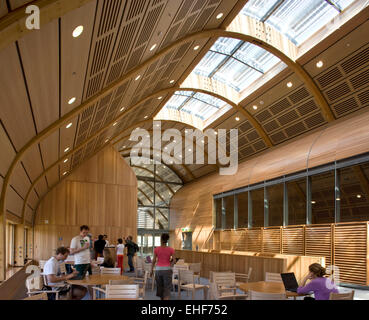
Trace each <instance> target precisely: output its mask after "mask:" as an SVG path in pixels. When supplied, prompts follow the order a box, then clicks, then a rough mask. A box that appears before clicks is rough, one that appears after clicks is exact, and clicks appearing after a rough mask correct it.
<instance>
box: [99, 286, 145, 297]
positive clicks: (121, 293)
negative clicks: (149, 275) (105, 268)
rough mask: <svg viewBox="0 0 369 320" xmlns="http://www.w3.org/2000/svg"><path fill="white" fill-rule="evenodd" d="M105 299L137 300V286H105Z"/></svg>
mask: <svg viewBox="0 0 369 320" xmlns="http://www.w3.org/2000/svg"><path fill="white" fill-rule="evenodd" d="M105 297H106V298H107V299H138V297H139V286H138V284H123V285H110V284H108V285H106V296H105Z"/></svg>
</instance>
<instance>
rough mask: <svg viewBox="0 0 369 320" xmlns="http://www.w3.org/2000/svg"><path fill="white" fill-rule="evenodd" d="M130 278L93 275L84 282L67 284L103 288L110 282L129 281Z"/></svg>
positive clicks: (69, 281) (115, 275) (72, 281)
mask: <svg viewBox="0 0 369 320" xmlns="http://www.w3.org/2000/svg"><path fill="white" fill-rule="evenodd" d="M129 279H130V277H128V276H124V275H119V274H92V275H90V276H88V277H85V278H84V279H82V280H67V283H69V284H74V285H79V286H102V285H106V284H109V281H110V280H129Z"/></svg>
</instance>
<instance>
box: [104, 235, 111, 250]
mask: <svg viewBox="0 0 369 320" xmlns="http://www.w3.org/2000/svg"><path fill="white" fill-rule="evenodd" d="M104 240H105V247H109V246H110V244H109V241H108V236H107V235H106V234H104Z"/></svg>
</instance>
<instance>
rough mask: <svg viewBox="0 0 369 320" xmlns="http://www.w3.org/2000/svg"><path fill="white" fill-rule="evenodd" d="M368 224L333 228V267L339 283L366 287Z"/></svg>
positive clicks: (348, 224) (344, 225)
mask: <svg viewBox="0 0 369 320" xmlns="http://www.w3.org/2000/svg"><path fill="white" fill-rule="evenodd" d="M367 246H368V223H357V224H355V223H347V224H343V223H342V224H340V225H337V226H335V228H334V265H335V266H337V267H338V268H339V277H340V281H341V282H343V283H356V284H361V285H368V279H367V272H368V271H367V268H368V256H367V251H368V249H367Z"/></svg>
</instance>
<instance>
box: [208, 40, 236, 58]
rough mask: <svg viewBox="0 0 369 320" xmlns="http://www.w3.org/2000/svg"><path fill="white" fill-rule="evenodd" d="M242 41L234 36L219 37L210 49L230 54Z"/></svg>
mask: <svg viewBox="0 0 369 320" xmlns="http://www.w3.org/2000/svg"><path fill="white" fill-rule="evenodd" d="M241 42H242V41H241V40H237V39H233V38H219V39H218V40H217V41H216V42H215V44H214V45H213V46H212V47H211V49H210V50H211V51H216V52H219V53H224V54H228V55H230V54H231V53H232V51H233V50H234V49H235V48H236V47H237V46H238V45H239V44H240V43H241Z"/></svg>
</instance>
